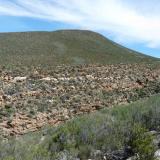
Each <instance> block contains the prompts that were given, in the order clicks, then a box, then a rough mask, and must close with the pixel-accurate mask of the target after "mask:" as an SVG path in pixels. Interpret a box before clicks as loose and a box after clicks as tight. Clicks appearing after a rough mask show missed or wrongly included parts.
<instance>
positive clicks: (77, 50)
mask: <svg viewBox="0 0 160 160" xmlns="http://www.w3.org/2000/svg"><path fill="white" fill-rule="evenodd" d="M156 60H157V59H156V58H153V57H149V56H146V55H143V54H141V53H138V52H135V51H133V50H130V49H127V48H125V47H123V46H121V45H118V44H116V43H114V42H112V41H111V40H109V39H106V38H105V37H104V36H102V35H100V34H98V33H95V32H91V31H85V30H60V31H54V32H23V33H0V63H1V65H8V66H13V65H21V64H22V65H25V66H26V65H27V66H30V65H35V66H54V65H59V64H60V65H61V64H88V63H94V64H95V63H99V64H111V63H135V62H147V63H148V62H154V61H156Z"/></svg>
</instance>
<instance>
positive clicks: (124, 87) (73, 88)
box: [0, 64, 160, 137]
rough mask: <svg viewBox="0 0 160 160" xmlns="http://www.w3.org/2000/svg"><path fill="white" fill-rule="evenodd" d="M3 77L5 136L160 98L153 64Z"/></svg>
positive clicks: (0, 123) (0, 122)
mask: <svg viewBox="0 0 160 160" xmlns="http://www.w3.org/2000/svg"><path fill="white" fill-rule="evenodd" d="M1 70H2V71H1V72H0V89H1V90H0V130H1V132H2V133H1V135H2V136H5V137H7V136H9V135H20V134H24V133H27V132H30V131H36V130H38V129H39V128H41V127H43V126H44V125H46V124H51V125H58V124H59V123H63V122H65V121H66V120H68V119H71V118H73V117H74V116H76V115H80V114H84V113H90V112H94V111H95V110H99V109H101V108H104V107H110V106H113V105H116V104H125V103H130V102H133V101H135V100H137V99H139V98H144V97H147V96H151V95H153V94H156V93H160V76H159V75H160V69H159V68H156V67H155V68H152V67H151V66H150V65H137V64H135V65H123V64H121V65H105V66H103V65H83V66H81V65H80V66H57V67H56V68H53V69H50V70H45V71H44V70H42V69H40V68H34V69H30V70H29V69H28V71H27V74H26V73H24V72H23V69H22V70H18V71H12V70H8V69H1Z"/></svg>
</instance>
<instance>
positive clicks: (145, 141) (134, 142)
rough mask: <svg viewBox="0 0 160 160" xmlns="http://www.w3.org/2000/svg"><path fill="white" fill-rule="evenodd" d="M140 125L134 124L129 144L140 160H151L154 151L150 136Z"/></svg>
mask: <svg viewBox="0 0 160 160" xmlns="http://www.w3.org/2000/svg"><path fill="white" fill-rule="evenodd" d="M147 132H148V130H147V129H146V128H145V127H143V126H142V125H140V124H135V125H134V126H133V130H132V133H131V134H132V136H131V139H130V142H129V145H130V146H131V148H132V150H133V151H134V153H135V154H138V156H139V158H140V160H153V157H154V153H155V151H156V149H155V147H154V145H153V137H152V135H150V134H148V133H147Z"/></svg>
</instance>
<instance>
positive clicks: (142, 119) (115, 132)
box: [0, 95, 160, 160]
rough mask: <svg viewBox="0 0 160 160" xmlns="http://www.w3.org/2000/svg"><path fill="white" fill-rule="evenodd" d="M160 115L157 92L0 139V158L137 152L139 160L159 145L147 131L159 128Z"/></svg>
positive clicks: (71, 159)
mask: <svg viewBox="0 0 160 160" xmlns="http://www.w3.org/2000/svg"><path fill="white" fill-rule="evenodd" d="M159 115H160V97H159V95H157V96H154V97H151V98H149V99H146V100H142V101H138V102H135V103H132V104H129V105H125V106H124V105H121V106H116V107H113V108H106V109H104V110H101V111H98V112H96V113H92V114H90V115H85V116H81V117H79V118H75V119H73V120H71V121H69V122H67V123H66V124H64V125H61V126H59V127H57V128H50V129H47V128H44V129H43V130H41V131H39V132H36V133H30V134H27V135H25V136H22V137H19V138H16V139H10V140H9V141H8V142H1V143H0V158H1V159H2V160H8V159H9V160H10V159H11V160H20V159H23V160H29V159H30V160H31V159H32V160H37V159H39V160H41V159H42V160H60V159H64V158H66V159H67V160H75V159H76V158H80V159H81V160H86V159H89V158H90V159H96V158H97V159H98V160H102V159H103V158H104V156H105V157H106V158H108V159H109V160H113V159H116V157H117V159H118V158H119V159H120V157H121V158H122V159H127V158H128V157H130V156H133V155H138V156H139V158H140V159H141V160H151V159H153V156H154V152H155V151H156V149H157V148H158V146H156V145H153V143H152V141H153V139H154V138H155V136H153V134H150V133H149V131H152V130H154V131H157V132H158V131H160V116H159ZM159 143H160V142H159ZM109 157H110V158H109ZM113 157H114V158H113Z"/></svg>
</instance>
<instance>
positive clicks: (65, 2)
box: [0, 0, 160, 58]
mask: <svg viewBox="0 0 160 160" xmlns="http://www.w3.org/2000/svg"><path fill="white" fill-rule="evenodd" d="M0 22H1V24H0V32H17V31H54V30H58V29H87V30H93V31H96V32H99V33H101V34H103V35H104V36H106V37H108V38H110V39H112V40H113V41H115V42H118V43H120V44H122V45H124V46H126V47H129V48H132V49H135V50H137V51H140V52H143V53H146V54H148V55H151V56H155V57H159V58H160V1H159V0H152V1H151V0H134V1H133V0H0Z"/></svg>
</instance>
